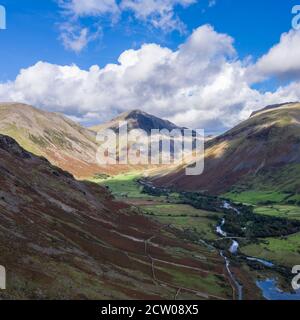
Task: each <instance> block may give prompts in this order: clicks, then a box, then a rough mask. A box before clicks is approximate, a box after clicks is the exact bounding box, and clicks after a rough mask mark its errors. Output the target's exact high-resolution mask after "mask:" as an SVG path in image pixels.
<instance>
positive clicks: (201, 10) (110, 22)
mask: <svg viewBox="0 0 300 320" xmlns="http://www.w3.org/2000/svg"><path fill="white" fill-rule="evenodd" d="M62 2H64V4H65V5H64V6H63V5H62ZM138 2H142V6H139V7H137V6H136V4H137V3H138ZM298 2H299V4H300V1H299V0H277V1H274V0H251V1H250V0H243V1H241V0H215V1H214V0H198V1H197V0H89V3H90V4H91V3H92V4H93V5H92V7H91V6H90V7H88V5H87V3H88V1H83V0H0V5H3V6H5V8H6V11H7V29H6V30H0V44H1V49H2V50H1V51H0V99H1V100H7V101H10V100H18V101H21V102H26V103H30V104H34V105H36V106H38V107H40V108H44V109H47V110H50V111H59V112H64V113H65V114H67V115H68V116H70V117H71V118H73V119H75V120H78V121H80V122H82V123H87V124H91V123H92V122H93V121H94V122H103V121H106V120H108V118H109V117H112V116H114V115H116V114H117V113H118V112H122V111H126V110H127V109H130V108H140V109H144V110H145V111H151V110H153V111H155V112H156V114H157V115H159V116H163V117H166V118H168V119H170V120H172V121H176V122H177V123H179V124H182V125H190V126H194V127H195V126H199V125H201V126H205V127H208V128H209V130H211V131H213V130H224V129H226V128H227V127H230V126H232V125H234V124H235V123H236V122H238V121H240V120H242V119H244V118H245V117H247V115H248V114H249V113H250V112H251V111H253V110H254V109H257V108H259V107H262V105H261V104H265V103H273V102H281V101H284V100H286V99H288V100H289V99H292V100H294V99H298V97H299V99H300V90H298V80H299V79H298V74H299V73H300V66H299V70H298V60H299V59H298V58H297V55H296V54H297V53H298V51H297V50H300V49H299V47H300V36H299V32H296V31H295V30H292V27H291V21H292V18H293V15H292V13H291V10H292V7H293V6H294V5H296V4H298ZM66 3H67V6H66ZM103 3H106V4H105V5H103ZM149 3H152V7H153V8H154V9H153V11H151V12H150V13H149V11H147V10H148V9H149V8H148V7H147V5H149ZM157 3H159V4H161V6H158V5H157ZM111 4H113V5H111ZM155 6H156V7H155ZM147 8H148V9H147ZM161 8H164V9H161ZM76 10H77V11H76ZM207 26H209V27H207ZM84 32H86V33H84ZM81 33H82V37H83V38H82V40H87V41H86V43H85V42H84V41H77V42H76V41H75V42H74V41H73V40H74V37H75V40H76V37H77V36H78V35H79V34H81ZM284 33H286V36H284V35H283V34H284ZM282 36H283V38H281V37H282ZM72 37H73V38H72ZM70 39H71V40H70ZM298 41H299V43H298ZM218 42H219V43H218ZM149 44H155V46H152V47H151V46H150V45H149ZM290 44H292V46H293V47H292V48H291V50H290V52H289V50H287V49H286V48H287V47H288V46H289V45H290ZM143 45H145V46H144V47H143ZM274 47H275V50H273V51H274V52H269V50H270V49H272V48H274ZM184 48H185V49H184ZM207 48H211V50H210V51H211V52H209V53H207V52H206V51H207ZM130 49H132V51H130V52H129V53H128V50H130ZM293 49H294V50H293ZM168 50H169V51H168ZM233 51H235V53H233ZM268 52H269V53H268ZM287 52H288V53H287ZM122 53H126V54H125V58H123V59H122V61H123V62H121V63H120V62H118V58H119V57H120V55H121V54H122ZM206 54H208V56H206ZM175 55H178V56H179V57H180V56H181V58H180V59H179V58H178V59H179V60H178V61H176V58H175ZM288 55H290V56H288ZM190 56H191V57H193V59H191V63H194V64H195V67H193V66H191V69H190V70H189V67H190V66H189V64H188V60H189V57H190ZM264 56H265V57H264ZM123 57H124V55H123ZM158 57H159V58H158ZM182 57H184V58H182ZM249 57H250V58H249ZM147 59H148V60H147ZM247 59H249V60H247ZM40 61H41V62H42V63H39V64H38V62H40ZM183 61H185V62H184V63H183ZM247 61H248V62H247ZM180 63H181V64H182V65H181V67H182V68H183V69H182V70H179V68H177V65H178V64H180ZM108 64H113V67H112V68H113V70H111V67H109V66H108ZM72 65H74V66H73V67H70V68H64V67H63V66H72ZM93 65H96V66H97V67H96V69H95V68H94V69H93V70H92V71H91V70H90V69H89V68H90V67H91V66H93ZM147 65H150V66H151V68H150V67H149V66H147ZM204 65H205V66H204ZM170 66H171V68H170ZM97 68H98V69H97ZM156 68H158V69H157V70H159V72H161V75H160V78H159V76H158V77H156V78H155V73H154V71H153V70H155V69H156ZM172 68H173V69H172ZM21 69H24V70H25V71H23V72H21V71H20V70H21ZM125 69H126V72H125V71H124V70H125ZM148 69H149V70H148ZM169 69H170V70H171V69H172V70H171V71H170V70H169ZM145 70H146V71H145ZM162 70H163V71H162ZM194 70H197V72H198V73H196V72H195V75H194V78H193V77H192V76H190V77H188V75H192V74H193V73H194ZM85 71H86V72H85ZM185 71H186V72H187V73H188V72H189V74H188V75H187V76H186V77H184V78H185V79H184V80H183V79H181V78H180V74H182V73H184V72H185ZM298 71H299V72H298ZM145 72H146V75H145ZM159 72H157V71H156V73H159ZM124 73H126V77H125V76H124ZM174 74H175V75H174ZM17 76H18V78H17V80H15V79H16V77H17ZM123 76H124V78H122V77H123ZM167 76H168V77H170V80H169V79H164V80H162V78H161V77H163V78H166V77H167ZM171 78H172V79H171ZM127 79H129V80H130V81H129V82H126V81H127ZM132 79H134V80H132ZM197 79H199V81H197ZM171 82H172V85H171ZM89 83H91V84H90V85H89ZM212 83H215V84H214V91H213V90H212V89H211V85H212ZM235 83H236V85H235ZM55 84H56V86H55ZM239 84H242V85H240V87H239ZM61 88H64V90H63V89H61ZM110 88H111V90H112V88H113V89H114V90H115V91H117V92H116V97H118V99H119V100H118V101H116V100H117V99H115V100H113V99H112V98H113V97H112V96H113V95H114V91H113V93H111V92H110V93H109V89H110ZM68 90H75V91H77V94H76V97H74V96H67V95H66V94H64V92H66V91H68ZM97 90H98V91H97ZM138 90H143V94H141V92H140V91H138ZM100 91H101V95H100V94H99V92H100ZM106 91H107V94H106V95H105V92H106ZM227 91H228V92H227ZM97 92H98V93H97ZM231 92H236V95H234V94H233V93H232V95H229V93H231ZM79 93H80V96H79ZM210 95H211V96H213V97H214V96H216V95H218V96H220V99H219V100H218V101H217V100H216V101H214V102H212V100H215V99H212V98H211V96H210ZM140 96H142V97H143V99H141V98H140ZM208 96H210V98H208ZM183 97H184V98H183ZM213 103H214V105H215V104H220V106H218V108H216V109H213ZM207 108H208V109H207ZM207 110H209V112H207ZM212 110H213V112H212ZM221 118H222V120H220V119H221ZM93 119H94V120H93ZM195 119H196V120H195ZM232 119H233V120H232Z"/></svg>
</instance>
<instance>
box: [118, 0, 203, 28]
mask: <svg viewBox="0 0 300 320" xmlns="http://www.w3.org/2000/svg"><path fill="white" fill-rule="evenodd" d="M196 2H197V0H122V2H121V5H120V7H121V9H122V10H129V11H132V12H133V13H134V15H135V17H136V18H137V19H138V20H142V21H144V22H148V23H150V24H151V25H153V26H154V27H155V28H159V29H162V30H164V31H173V30H179V31H180V32H184V29H185V25H184V24H183V22H182V21H181V20H180V19H179V18H178V17H177V16H176V15H175V12H174V9H175V7H176V6H177V5H180V6H182V7H188V6H190V5H192V4H194V3H196Z"/></svg>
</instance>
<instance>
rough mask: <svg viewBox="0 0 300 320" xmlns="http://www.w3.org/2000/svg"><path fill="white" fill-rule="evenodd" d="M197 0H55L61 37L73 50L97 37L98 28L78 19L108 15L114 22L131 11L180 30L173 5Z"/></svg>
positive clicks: (148, 21)
mask: <svg viewBox="0 0 300 320" xmlns="http://www.w3.org/2000/svg"><path fill="white" fill-rule="evenodd" d="M197 1H198V0H121V1H118V2H117V1H116V0H58V4H59V6H60V7H61V8H62V14H63V17H64V19H65V22H64V23H62V24H61V26H60V30H61V37H60V38H61V40H62V41H63V44H64V46H65V47H66V48H67V49H71V50H74V51H76V52H79V51H81V50H82V49H83V48H85V47H86V46H87V45H88V43H89V42H91V41H93V40H95V39H97V36H98V30H97V31H92V30H90V27H87V26H86V27H82V26H81V19H82V18H86V17H93V18H96V19H98V21H97V25H98V26H99V24H100V22H101V18H104V17H106V18H107V17H108V18H109V19H110V21H111V23H112V25H113V24H115V23H116V22H117V21H118V20H119V19H120V16H121V14H122V12H127V13H128V14H129V15H130V14H132V15H133V16H134V17H135V19H136V20H138V21H142V22H144V23H146V24H149V25H151V26H152V27H154V28H157V29H161V30H163V31H165V32H170V31H174V30H178V31H179V32H181V33H183V32H184V31H185V24H184V23H183V22H182V21H181V20H180V19H179V17H178V16H177V15H176V14H175V8H176V6H181V7H188V6H190V5H192V4H194V3H196V2H197ZM98 29H99V27H98Z"/></svg>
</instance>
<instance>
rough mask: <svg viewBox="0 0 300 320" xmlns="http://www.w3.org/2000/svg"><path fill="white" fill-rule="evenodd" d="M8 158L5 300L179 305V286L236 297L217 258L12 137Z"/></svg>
mask: <svg viewBox="0 0 300 320" xmlns="http://www.w3.org/2000/svg"><path fill="white" fill-rule="evenodd" d="M0 159H1V163H0V229H1V232H0V252H1V257H0V260H1V261H0V263H1V265H3V266H5V268H6V271H7V290H5V291H1V292H0V299H1V298H3V299H12V298H14V299H24V298H25V299H44V298H45V299H70V298H76V299H86V298H87V299H109V298H110V299H120V298H130V299H134V298H135V299H137V298H138V299H159V298H164V299H174V297H175V295H176V293H177V292H178V289H179V288H181V295H182V297H185V298H189V299H192V298H196V299H216V298H217V299H222V298H223V299H224V298H225V299H226V298H231V297H232V289H231V286H230V281H229V279H228V275H227V274H226V272H225V271H224V265H223V264H224V261H223V260H222V259H221V257H220V256H219V255H218V254H217V253H211V252H209V251H208V250H207V249H205V247H201V246H195V245H192V244H189V243H188V242H185V241H182V240H180V238H181V234H180V233H178V232H177V231H176V230H174V229H172V228H170V227H169V226H162V225H160V224H157V223H154V222H151V221H150V220H148V219H146V218H144V217H143V216H141V215H139V214H138V213H135V212H133V211H132V209H130V208H129V207H128V206H127V205H125V204H122V203H119V202H116V201H115V200H114V199H113V198H112V197H111V196H110V195H109V194H108V193H107V191H106V190H105V189H103V188H101V187H99V186H98V185H96V184H92V183H87V182H79V181H76V180H74V179H73V177H72V176H71V175H70V174H69V173H66V172H65V171H62V170H61V169H58V168H57V167H54V166H52V165H50V163H49V162H48V161H47V160H46V159H44V158H39V157H36V156H34V155H32V154H31V153H29V152H27V151H25V150H24V149H22V148H21V147H20V146H19V145H18V144H17V143H16V142H15V141H14V140H13V139H11V138H10V137H7V136H2V135H0ZM197 257H199V258H197ZM203 257H205V259H204V258H203ZM187 277H188V279H191V281H189V286H188V287H186V288H183V285H182V284H181V282H180V281H181V279H187ZM214 279H217V283H218V284H219V289H217V290H218V294H217V295H214V294H213V292H216V291H214V288H213V287H212V286H211V284H210V281H213V280H214ZM215 290H216V289H215Z"/></svg>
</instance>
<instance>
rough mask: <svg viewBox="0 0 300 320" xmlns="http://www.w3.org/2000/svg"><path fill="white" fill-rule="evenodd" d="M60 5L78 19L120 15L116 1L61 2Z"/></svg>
mask: <svg viewBox="0 0 300 320" xmlns="http://www.w3.org/2000/svg"><path fill="white" fill-rule="evenodd" d="M58 3H59V5H60V6H61V7H62V8H63V9H64V10H65V11H66V12H67V13H69V14H72V15H75V16H77V17H84V16H100V15H103V14H107V13H109V14H118V13H119V7H118V4H117V3H116V1H115V0H59V1H58Z"/></svg>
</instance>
